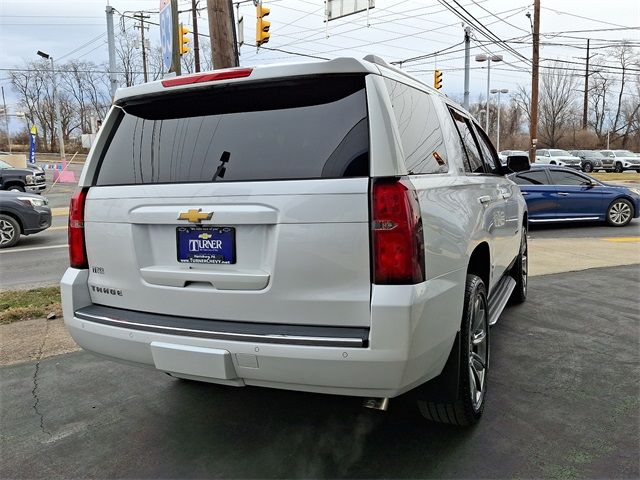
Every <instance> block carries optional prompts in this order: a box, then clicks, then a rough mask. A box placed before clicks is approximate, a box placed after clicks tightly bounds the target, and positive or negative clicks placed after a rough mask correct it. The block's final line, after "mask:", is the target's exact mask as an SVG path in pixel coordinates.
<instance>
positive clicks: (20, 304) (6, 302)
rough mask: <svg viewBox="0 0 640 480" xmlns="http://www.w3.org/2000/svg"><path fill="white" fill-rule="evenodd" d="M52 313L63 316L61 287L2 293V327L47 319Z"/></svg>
mask: <svg viewBox="0 0 640 480" xmlns="http://www.w3.org/2000/svg"><path fill="white" fill-rule="evenodd" d="M51 312H53V313H55V314H56V315H57V316H62V305H61V304H60V287H42V288H34V289H32V290H9V291H6V292H0V325H4V324H8V323H12V322H17V321H20V320H30V319H32V318H42V317H46V316H47V315H48V314H49V313H51Z"/></svg>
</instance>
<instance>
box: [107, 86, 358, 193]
mask: <svg viewBox="0 0 640 480" xmlns="http://www.w3.org/2000/svg"><path fill="white" fill-rule="evenodd" d="M283 91H286V95H283V93H282V92H283ZM226 156H228V162H227V163H226V164H225V169H224V175H222V174H220V175H217V176H216V171H217V170H218V167H219V166H220V165H221V159H222V158H224V157H226ZM368 175H369V128H368V119H367V104H366V95H365V90H364V80H363V77H355V76H344V77H338V76H336V77H329V78H325V79H322V80H318V79H317V78H308V79H296V80H288V81H284V80H283V81H276V82H265V83H258V82H255V83H246V84H243V83H238V84H231V85H225V86H220V87H215V88H211V89H206V90H199V91H196V92H186V91H185V92H180V93H176V94H173V95H170V96H166V97H161V98H148V99H145V98H142V99H135V98H134V99H131V100H129V103H125V104H124V106H122V111H121V112H120V118H119V122H118V125H117V126H116V127H115V128H114V131H113V132H112V138H111V140H110V142H109V145H108V146H107V148H106V151H105V152H104V153H103V156H102V159H101V163H100V167H99V172H98V174H97V179H96V184H97V185H127V184H152V183H188V182H211V181H212V180H213V179H214V177H215V179H216V181H218V182H220V181H255V180H281V179H305V178H343V177H354V176H368Z"/></svg>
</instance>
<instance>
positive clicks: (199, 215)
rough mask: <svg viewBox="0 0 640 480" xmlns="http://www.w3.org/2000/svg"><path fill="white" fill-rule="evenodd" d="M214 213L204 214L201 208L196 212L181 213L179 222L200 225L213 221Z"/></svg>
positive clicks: (192, 210)
mask: <svg viewBox="0 0 640 480" xmlns="http://www.w3.org/2000/svg"><path fill="white" fill-rule="evenodd" d="M211 217H213V212H209V213H206V212H203V211H202V209H201V208H199V209H197V210H194V209H191V210H187V211H186V212H180V215H179V216H178V220H187V221H188V222H191V223H200V222H201V221H202V220H211Z"/></svg>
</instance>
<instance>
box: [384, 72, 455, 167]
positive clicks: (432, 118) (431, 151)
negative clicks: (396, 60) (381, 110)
mask: <svg viewBox="0 0 640 480" xmlns="http://www.w3.org/2000/svg"><path fill="white" fill-rule="evenodd" d="M385 83H386V85H387V91H388V92H389V98H390V100H391V105H392V107H393V115H394V117H395V119H396V123H397V125H398V130H399V132H400V141H401V143H402V150H403V151H404V156H405V164H406V167H407V171H408V172H410V173H411V174H426V173H446V172H447V171H448V170H449V165H448V163H447V155H446V151H445V147H444V139H443V137H442V128H441V126H440V122H439V119H438V114H437V112H436V109H435V107H434V105H433V99H432V98H431V96H430V95H429V94H428V93H425V92H423V91H421V90H418V89H416V88H413V87H410V86H408V85H405V84H404V83H400V82H396V81H395V80H390V79H388V78H385Z"/></svg>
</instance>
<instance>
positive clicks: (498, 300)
mask: <svg viewBox="0 0 640 480" xmlns="http://www.w3.org/2000/svg"><path fill="white" fill-rule="evenodd" d="M514 288H516V281H515V280H514V279H513V277H511V276H509V275H505V276H504V277H502V279H501V280H500V282H499V283H498V285H496V287H495V289H494V290H493V292H492V293H491V297H490V298H489V300H488V303H489V325H495V324H496V323H497V321H498V318H500V314H501V313H502V310H504V307H505V306H506V305H507V302H508V301H509V297H510V296H511V292H513V289H514Z"/></svg>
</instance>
